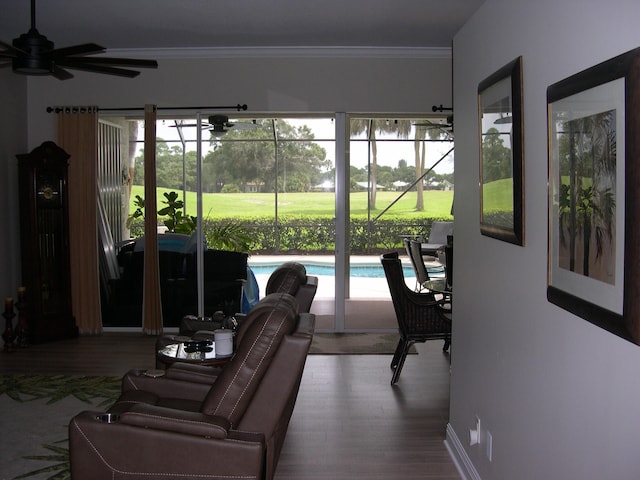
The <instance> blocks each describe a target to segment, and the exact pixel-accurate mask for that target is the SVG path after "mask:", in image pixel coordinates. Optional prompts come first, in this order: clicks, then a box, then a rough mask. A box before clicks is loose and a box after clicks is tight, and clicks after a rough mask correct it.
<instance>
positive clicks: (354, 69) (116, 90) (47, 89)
mask: <svg viewBox="0 0 640 480" xmlns="http://www.w3.org/2000/svg"><path fill="white" fill-rule="evenodd" d="M438 52H439V53H438V55H437V57H439V58H413V57H409V56H408V57H405V58H403V57H397V58H348V57H347V58H328V57H324V56H318V57H316V58H299V57H290V56H279V57H273V58H252V57H249V58H226V57H218V58H204V59H192V58H188V59H175V58H174V59H172V58H164V56H162V57H160V58H158V63H159V68H158V70H146V71H143V72H142V74H141V75H140V76H139V77H138V78H135V79H121V78H116V77H109V76H104V75H95V74H93V75H92V74H88V73H84V72H78V73H77V74H76V73H75V72H74V75H76V78H74V79H73V80H68V81H65V82H60V81H58V80H55V79H52V78H30V79H29V143H30V144H36V145H38V144H39V143H40V141H41V138H42V136H43V135H48V136H51V135H52V133H51V132H52V130H47V127H48V128H49V129H52V128H53V127H52V125H53V122H52V120H51V115H48V114H47V113H45V108H46V107H47V106H48V105H88V104H91V105H98V106H99V107H103V108H104V107H112V108H117V107H141V106H143V105H144V104H145V103H155V104H157V105H158V108H162V107H185V106H187V107H188V106H213V105H235V104H237V103H246V104H247V105H248V107H249V110H248V112H261V113H264V112H294V113H298V112H300V113H304V112H318V113H321V112H329V113H332V112H350V113H351V112H373V113H377V112H390V113H392V112H395V113H399V112H401V113H405V112H408V113H413V112H415V113H430V112H431V106H432V105H434V104H437V105H440V104H441V103H442V104H445V105H449V104H450V103H451V59H450V58H441V57H442V51H438ZM124 54H126V52H125V53H124ZM449 55H450V53H449ZM114 56H115V55H114Z"/></svg>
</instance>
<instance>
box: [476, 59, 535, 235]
mask: <svg viewBox="0 0 640 480" xmlns="http://www.w3.org/2000/svg"><path fill="white" fill-rule="evenodd" d="M478 117H479V131H480V232H481V233H482V234H483V235H487V236H489V237H493V238H497V239H499V240H503V241H505V242H509V243H514V244H516V245H524V158H523V157H524V150H523V130H522V128H523V127H522V123H523V122H522V57H518V58H516V59H515V60H513V61H512V62H510V63H508V64H507V65H505V66H504V67H502V68H501V69H500V70H498V71H497V72H495V73H494V74H493V75H491V76H489V77H487V78H486V79H484V80H483V81H482V82H480V84H479V85H478Z"/></svg>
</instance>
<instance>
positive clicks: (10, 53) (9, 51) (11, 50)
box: [0, 40, 27, 57]
mask: <svg viewBox="0 0 640 480" xmlns="http://www.w3.org/2000/svg"><path fill="white" fill-rule="evenodd" d="M0 47H4V48H6V50H5V51H3V52H0V55H2V56H4V57H17V56H18V55H20V54H26V53H27V52H25V51H23V50H20V49H19V48H16V47H14V46H13V45H11V44H9V43H5V42H3V41H2V40H0Z"/></svg>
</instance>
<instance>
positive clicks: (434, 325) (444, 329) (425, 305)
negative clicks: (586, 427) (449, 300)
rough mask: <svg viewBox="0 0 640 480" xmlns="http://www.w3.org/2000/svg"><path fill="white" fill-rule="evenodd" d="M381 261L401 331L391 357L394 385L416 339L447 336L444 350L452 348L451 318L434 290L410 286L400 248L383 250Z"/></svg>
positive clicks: (392, 383) (443, 301) (419, 340)
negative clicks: (429, 290) (435, 295)
mask: <svg viewBox="0 0 640 480" xmlns="http://www.w3.org/2000/svg"><path fill="white" fill-rule="evenodd" d="M380 261H381V262H382V267H383V269H384V274H385V276H386V278H387V283H388V284H389V290H390V292H391V300H392V301H393V308H394V310H395V313H396V318H397V320H398V328H399V331H400V340H399V341H398V346H397V347H396V351H395V353H394V355H393V359H392V361H391V369H392V370H393V376H392V378H391V385H394V384H395V383H396V382H397V381H398V379H399V378H400V373H401V372H402V367H403V366H404V361H405V359H406V357H407V353H408V352H409V348H410V347H411V345H413V344H414V343H416V342H418V343H422V342H426V341H427V340H438V339H441V340H444V346H443V348H442V350H443V351H445V352H446V351H448V350H449V345H450V344H451V318H450V317H449V316H448V314H447V311H446V310H445V309H444V308H443V305H445V304H446V301H445V300H436V299H435V297H434V295H433V294H432V293H418V292H414V291H413V290H411V289H410V288H409V287H407V284H406V283H405V279H404V274H403V272H402V263H401V262H400V259H399V258H398V253H397V252H391V253H384V254H382V255H381V256H380Z"/></svg>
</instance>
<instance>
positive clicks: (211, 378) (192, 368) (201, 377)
mask: <svg viewBox="0 0 640 480" xmlns="http://www.w3.org/2000/svg"><path fill="white" fill-rule="evenodd" d="M221 371H222V368H221V367H213V366H208V365H197V364H193V363H185V362H176V363H174V364H173V365H171V366H170V367H169V368H167V370H166V373H165V378H167V379H172V380H181V381H185V382H194V383H199V384H204V385H209V386H210V385H213V384H214V383H215V381H216V379H217V378H218V375H219V374H220V372H221Z"/></svg>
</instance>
